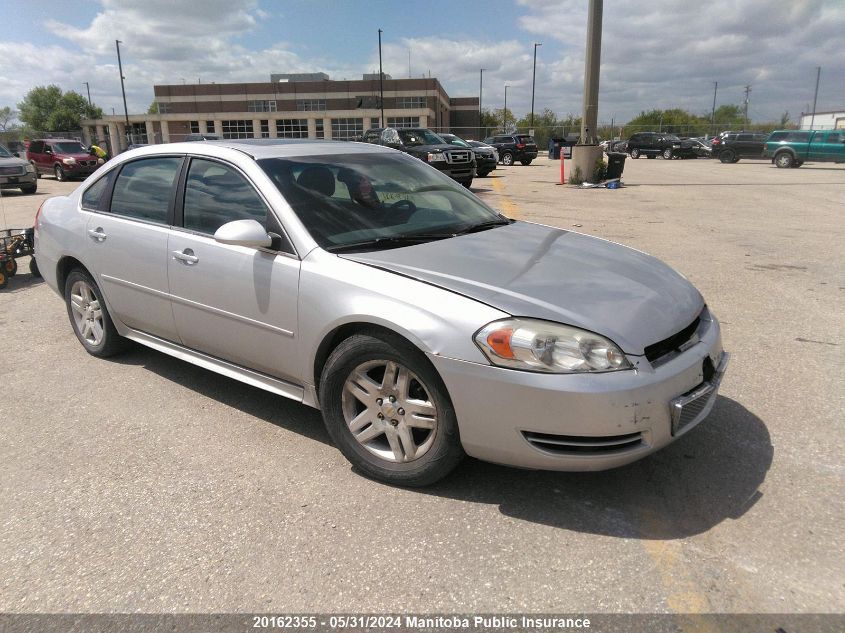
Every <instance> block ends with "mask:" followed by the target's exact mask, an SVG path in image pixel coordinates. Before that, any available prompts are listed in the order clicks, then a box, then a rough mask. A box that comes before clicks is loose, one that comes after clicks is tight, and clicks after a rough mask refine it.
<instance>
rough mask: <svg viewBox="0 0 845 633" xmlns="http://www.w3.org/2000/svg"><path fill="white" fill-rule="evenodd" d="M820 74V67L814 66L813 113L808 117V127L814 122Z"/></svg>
mask: <svg viewBox="0 0 845 633" xmlns="http://www.w3.org/2000/svg"><path fill="white" fill-rule="evenodd" d="M821 76H822V67H821V66H816V93H815V94H814V95H813V115H812V116H811V117H810V129H811V130H812V129H813V125H814V124H815V122H816V100H817V99H818V98H819V78H820V77H821Z"/></svg>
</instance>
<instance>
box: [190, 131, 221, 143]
mask: <svg viewBox="0 0 845 633" xmlns="http://www.w3.org/2000/svg"><path fill="white" fill-rule="evenodd" d="M219 140H221V139H220V135H219V134H212V133H211V132H204V133H202V134H200V133H198V132H191V133H190V134H186V135H185V138H183V139H182V141H183V142H185V143H187V142H188V141H219Z"/></svg>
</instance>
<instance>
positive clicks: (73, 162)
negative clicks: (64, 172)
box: [62, 158, 76, 165]
mask: <svg viewBox="0 0 845 633" xmlns="http://www.w3.org/2000/svg"><path fill="white" fill-rule="evenodd" d="M62 162H63V163H64V164H65V165H76V159H75V158H63V159H62Z"/></svg>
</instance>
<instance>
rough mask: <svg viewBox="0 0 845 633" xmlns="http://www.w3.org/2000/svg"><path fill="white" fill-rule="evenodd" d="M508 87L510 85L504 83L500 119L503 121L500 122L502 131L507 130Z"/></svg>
mask: <svg viewBox="0 0 845 633" xmlns="http://www.w3.org/2000/svg"><path fill="white" fill-rule="evenodd" d="M508 88H510V86H508V85H507V84H505V108H504V110H502V120H503V121H504V123H503V124H502V128H503V129H502V131H503V132H507V131H508Z"/></svg>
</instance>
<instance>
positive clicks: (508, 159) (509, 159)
mask: <svg viewBox="0 0 845 633" xmlns="http://www.w3.org/2000/svg"><path fill="white" fill-rule="evenodd" d="M502 165H504V166H505V167H510V166H511V165H513V154H510V153H508V152H505V153H504V154H502Z"/></svg>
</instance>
